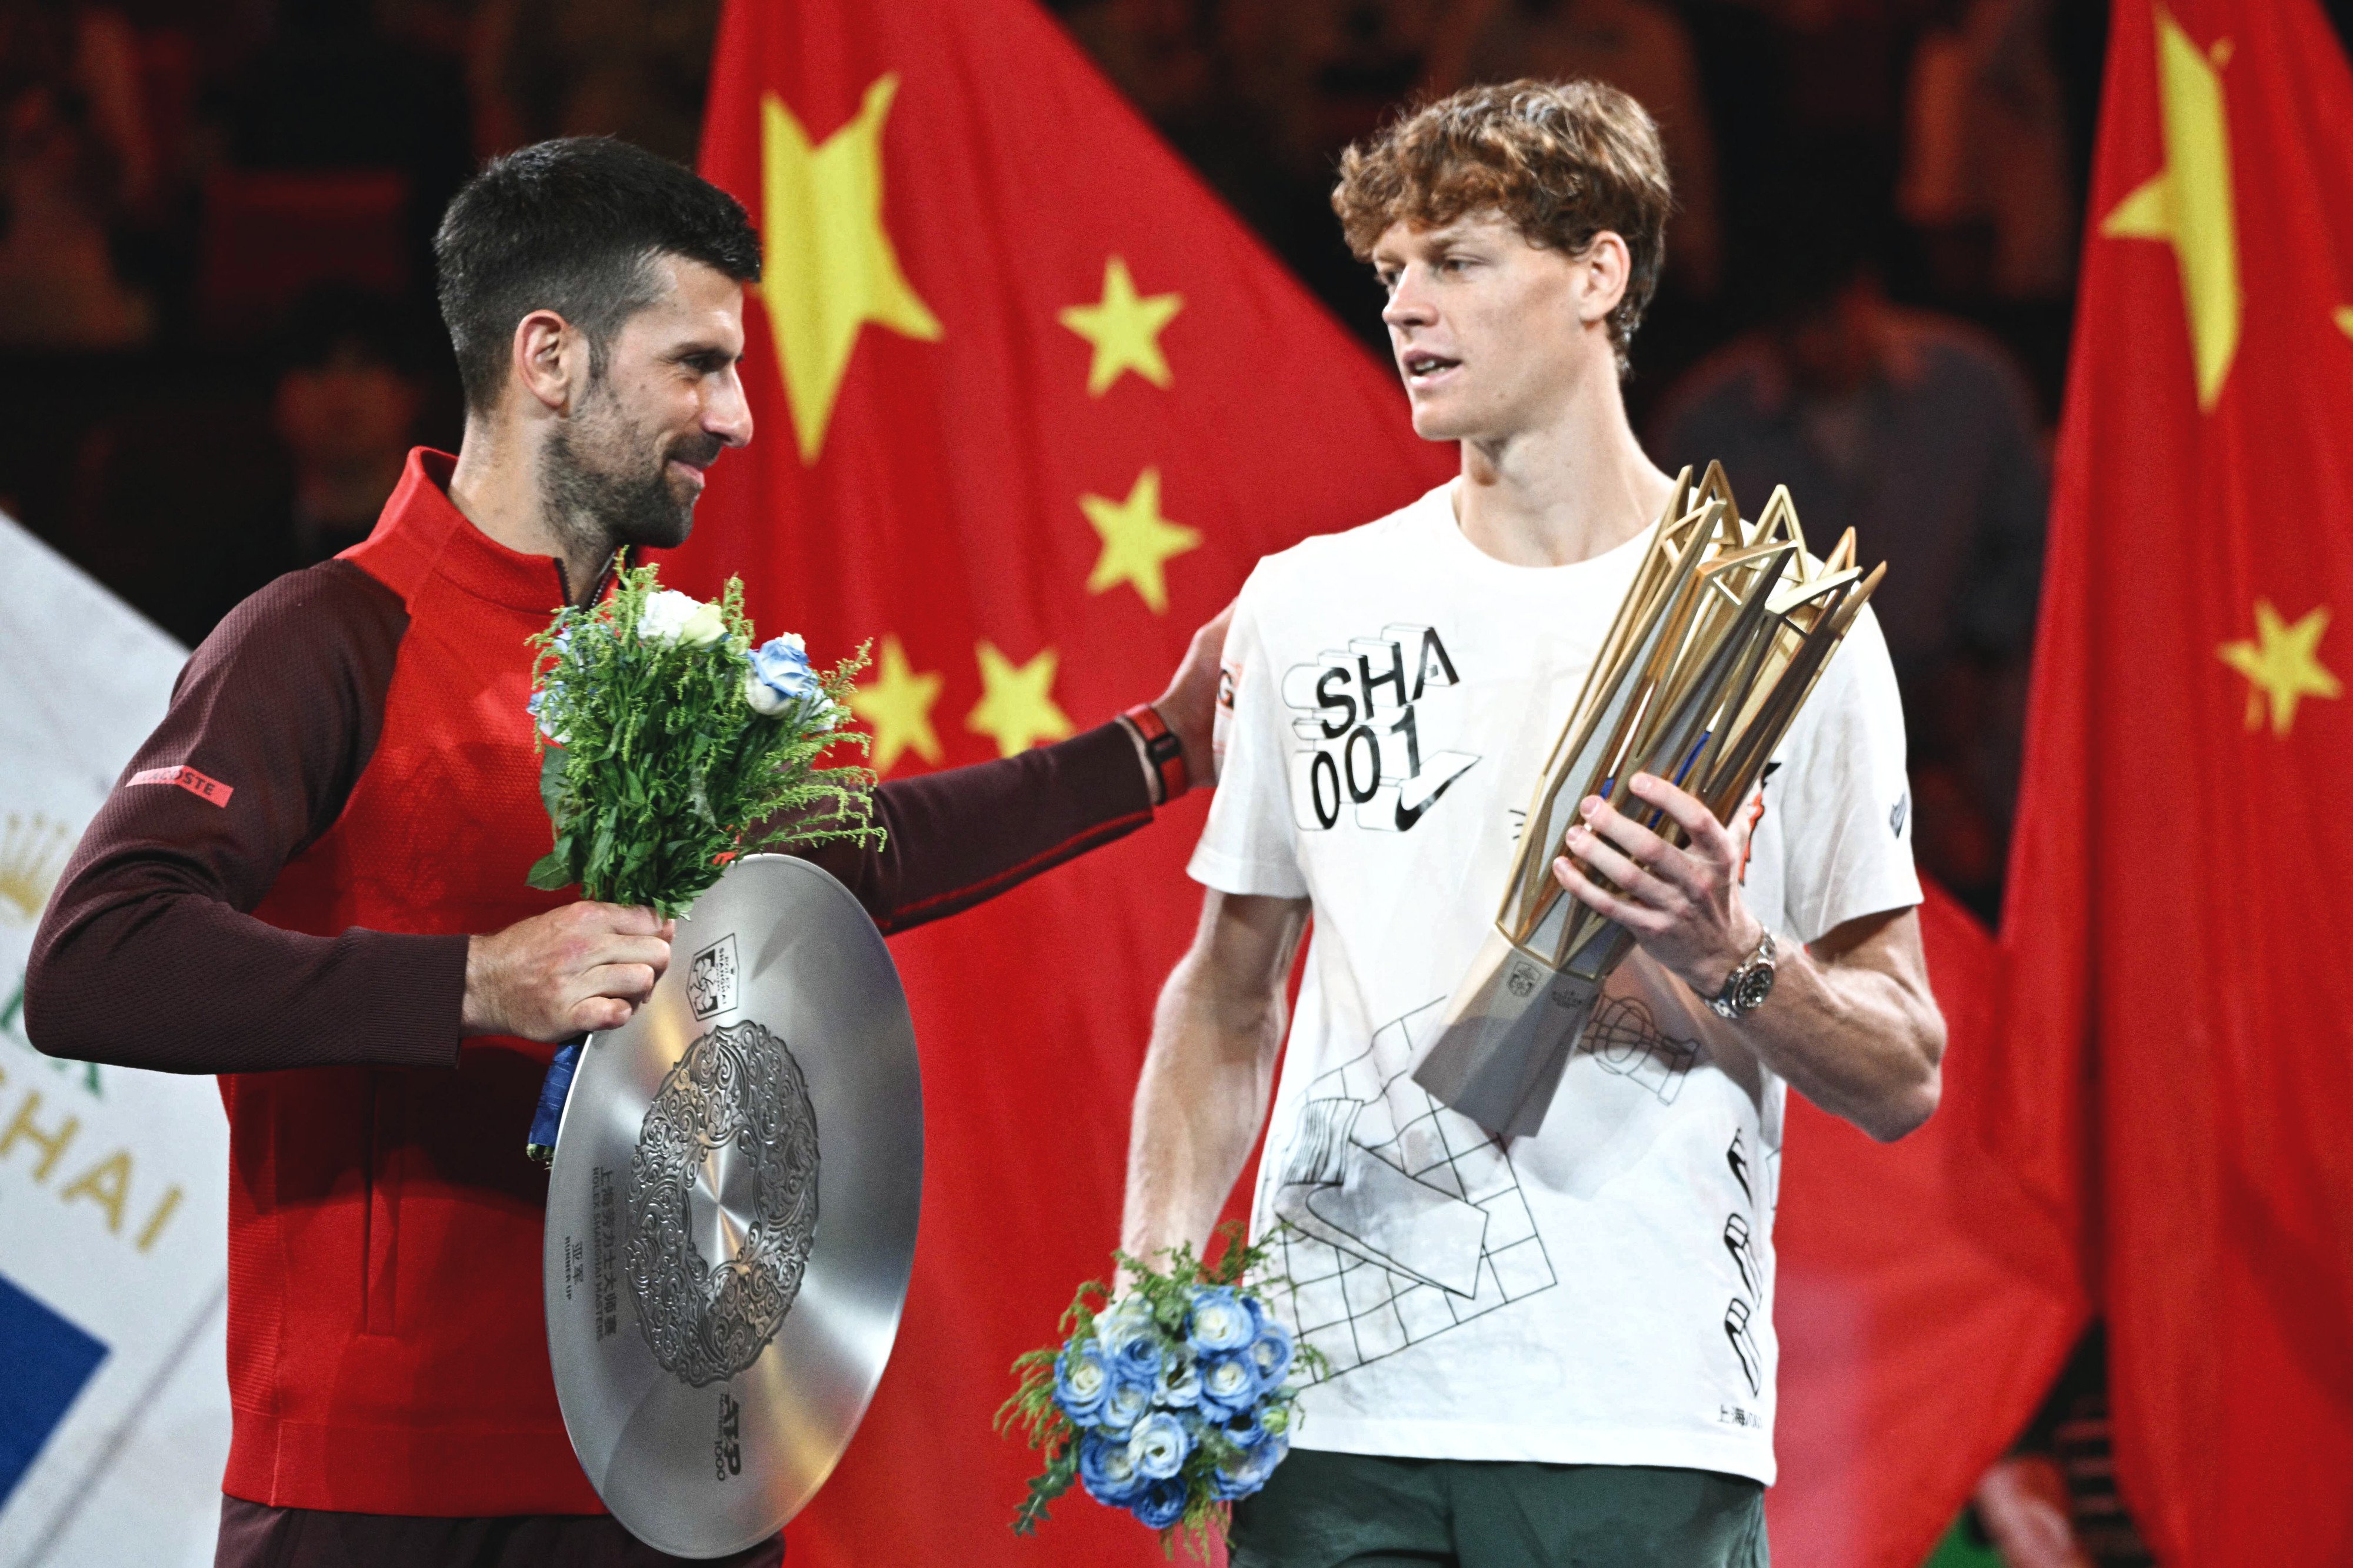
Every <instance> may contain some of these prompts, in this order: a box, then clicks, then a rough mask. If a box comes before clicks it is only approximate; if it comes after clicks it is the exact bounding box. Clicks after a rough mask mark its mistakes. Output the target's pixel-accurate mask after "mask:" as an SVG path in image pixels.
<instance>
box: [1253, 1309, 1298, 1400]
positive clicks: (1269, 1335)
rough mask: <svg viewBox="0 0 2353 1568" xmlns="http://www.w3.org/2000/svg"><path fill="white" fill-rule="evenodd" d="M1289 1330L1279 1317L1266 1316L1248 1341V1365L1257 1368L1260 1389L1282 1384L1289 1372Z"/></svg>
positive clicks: (1290, 1352) (1276, 1386) (1290, 1350)
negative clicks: (1255, 1333)
mask: <svg viewBox="0 0 2353 1568" xmlns="http://www.w3.org/2000/svg"><path fill="white" fill-rule="evenodd" d="M1291 1354H1292V1349H1291V1331H1290V1330H1289V1329H1286V1328H1284V1327H1283V1326H1282V1321H1280V1320H1279V1319H1275V1318H1268V1319H1267V1320H1266V1321H1265V1322H1264V1324H1262V1325H1261V1327H1260V1329H1259V1331H1258V1338H1256V1339H1254V1340H1252V1341H1251V1342H1250V1365H1252V1366H1253V1367H1255V1368H1257V1369H1258V1385H1259V1387H1261V1388H1262V1389H1273V1388H1280V1387H1282V1380H1283V1378H1284V1377H1285V1376H1287V1375H1289V1373H1290V1372H1291Z"/></svg>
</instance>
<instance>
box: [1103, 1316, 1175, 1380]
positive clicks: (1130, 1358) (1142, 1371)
mask: <svg viewBox="0 0 2353 1568" xmlns="http://www.w3.org/2000/svg"><path fill="white" fill-rule="evenodd" d="M1161 1361H1162V1355H1161V1350H1160V1336H1159V1335H1157V1334H1155V1333H1153V1332H1152V1331H1150V1330H1149V1329H1148V1328H1147V1329H1146V1330H1145V1331H1143V1332H1141V1333H1132V1334H1129V1335H1128V1336H1126V1337H1125V1338H1124V1339H1122V1340H1121V1341H1119V1342H1118V1343H1116V1344H1115V1345H1113V1347H1112V1352H1111V1368H1112V1373H1113V1375H1114V1376H1116V1377H1117V1378H1118V1379H1119V1381H1120V1382H1122V1383H1132V1384H1135V1385H1136V1386H1137V1387H1139V1388H1143V1389H1145V1390H1147V1391H1148V1390H1151V1389H1153V1388H1155V1387H1157V1386H1158V1384H1159V1383H1160V1363H1161Z"/></svg>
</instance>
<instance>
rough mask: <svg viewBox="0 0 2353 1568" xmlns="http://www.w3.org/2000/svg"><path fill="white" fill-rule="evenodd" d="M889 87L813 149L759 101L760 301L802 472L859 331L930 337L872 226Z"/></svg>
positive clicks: (881, 86) (894, 82) (793, 123)
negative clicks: (772, 336)
mask: <svg viewBox="0 0 2353 1568" xmlns="http://www.w3.org/2000/svg"><path fill="white" fill-rule="evenodd" d="M898 90H899V79H898V77H897V76H895V75H892V76H885V77H882V78H881V79H878V80H876V82H875V83H874V85H873V86H871V87H870V88H868V89H866V100H865V101H864V102H863V103H862V104H860V106H859V110H858V116H857V118H856V119H854V120H852V121H850V122H849V124H847V125H845V126H843V127H842V128H841V129H840V130H839V131H837V132H834V133H833V134H832V135H831V136H828V137H827V138H826V141H825V145H824V146H822V147H816V146H812V145H811V144H810V142H809V138H808V132H807V131H805V130H803V129H802V128H801V122H800V121H797V120H796V119H794V118H793V111H792V110H789V109H786V107H785V102H784V100H782V99H780V98H778V97H777V96H776V94H775V93H769V94H767V95H766V96H765V97H764V98H762V99H761V100H760V184H761V189H762V216H761V223H760V227H761V236H760V237H761V243H762V245H763V247H764V248H765V252H766V264H765V277H764V278H763V279H762V280H761V282H760V299H761V300H762V302H763V303H764V304H765V305H766V307H767V310H768V324H769V326H770V328H771V329H773V330H774V331H775V332H776V358H777V359H778V360H780V361H782V362H783V364H784V371H785V392H786V396H787V397H788V398H789V399H790V401H791V403H792V405H793V431H794V433H795V434H796V435H797V436H798V437H800V446H801V461H802V462H804V463H814V462H816V461H817V456H818V452H819V451H821V450H823V449H824V447H825V430H826V426H827V425H828V424H829V423H830V422H831V421H832V418H833V400H834V398H835V397H836V396H837V395H839V393H840V391H841V378H842V375H843V374H844V373H845V372H847V371H848V370H849V355H850V351H851V350H852V349H854V348H856V347H857V344H858V331H859V329H860V327H862V326H863V325H864V324H865V323H867V322H868V321H873V322H875V323H877V324H878V325H881V326H885V327H888V328H890V329H891V330H892V331H894V332H898V333H901V334H902V335H904V336H906V337H910V338H916V339H920V340H922V341H923V342H936V341H937V340H938V338H939V335H940V323H939V321H938V319H937V318H936V317H934V315H933V314H932V312H931V310H929V308H927V307H926V306H925V305H924V303H923V300H920V299H917V298H916V297H915V291H914V289H913V288H911V287H909V286H908V283H907V279H906V277H905V275H904V274H902V272H901V271H900V270H899V253H898V252H897V251H896V250H894V249H892V245H891V237H890V235H889V234H887V233H885V232H884V230H883V227H882V121H883V119H884V117H885V116H887V115H888V114H889V113H890V112H891V100H892V95H894V94H895V93H897V91H898Z"/></svg>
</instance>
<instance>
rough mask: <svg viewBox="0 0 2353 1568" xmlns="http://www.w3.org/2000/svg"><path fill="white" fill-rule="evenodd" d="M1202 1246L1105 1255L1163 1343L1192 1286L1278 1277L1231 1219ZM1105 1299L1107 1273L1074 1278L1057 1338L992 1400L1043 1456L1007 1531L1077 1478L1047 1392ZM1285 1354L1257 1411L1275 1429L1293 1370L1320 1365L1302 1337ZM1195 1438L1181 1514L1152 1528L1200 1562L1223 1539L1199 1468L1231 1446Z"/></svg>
mask: <svg viewBox="0 0 2353 1568" xmlns="http://www.w3.org/2000/svg"><path fill="white" fill-rule="evenodd" d="M1209 1251H1210V1257H1209V1258H1208V1261H1204V1260H1203V1259H1201V1258H1197V1257H1195V1256H1194V1253H1193V1248H1192V1246H1191V1245H1190V1244H1189V1243H1187V1244H1184V1245H1181V1246H1178V1247H1175V1248H1174V1249H1172V1250H1168V1251H1164V1252H1160V1253H1156V1254H1155V1255H1154V1256H1155V1258H1160V1259H1163V1260H1165V1267H1162V1268H1155V1267H1154V1266H1153V1264H1152V1263H1150V1262H1147V1261H1146V1260H1145V1259H1142V1258H1134V1257H1132V1256H1130V1255H1129V1254H1127V1253H1125V1252H1114V1253H1113V1255H1112V1260H1113V1264H1114V1266H1115V1267H1116V1268H1120V1269H1123V1270H1124V1271H1125V1272H1126V1274H1127V1276H1128V1279H1129V1281H1130V1286H1129V1289H1130V1294H1131V1295H1133V1296H1134V1297H1138V1298H1141V1299H1142V1300H1143V1301H1144V1303H1145V1305H1146V1306H1147V1307H1148V1308H1149V1309H1150V1310H1151V1315H1152V1321H1153V1323H1154V1325H1155V1327H1156V1328H1157V1330H1158V1331H1159V1333H1160V1335H1161V1337H1162V1339H1163V1341H1164V1343H1166V1344H1170V1345H1176V1344H1182V1343H1183V1342H1184V1341H1185V1338H1186V1335H1187V1319H1188V1316H1189V1314H1190V1312H1191V1310H1192V1295H1193V1291H1194V1289H1195V1288H1196V1287H1198V1286H1203V1285H1210V1286H1219V1285H1230V1286H1234V1287H1237V1288H1239V1289H1243V1290H1245V1291H1246V1292H1251V1291H1253V1287H1252V1285H1251V1284H1250V1281H1257V1282H1258V1284H1259V1286H1261V1287H1262V1286H1268V1285H1273V1284H1278V1283H1280V1282H1281V1281H1280V1280H1279V1279H1274V1278H1271V1277H1270V1276H1269V1274H1268V1271H1267V1265H1268V1261H1269V1258H1270V1257H1271V1252H1270V1249H1269V1248H1268V1247H1265V1246H1264V1245H1260V1246H1257V1247H1252V1246H1250V1245H1249V1244H1248V1242H1247V1239H1246V1234H1245V1231H1244V1229H1243V1227H1242V1226H1241V1225H1240V1223H1238V1222H1234V1221H1229V1222H1228V1223H1226V1224H1225V1225H1222V1226H1219V1227H1218V1230H1217V1234H1216V1235H1215V1237H1212V1238H1211V1245H1210V1248H1209ZM1112 1301H1113V1295H1112V1283H1111V1281H1109V1280H1103V1279H1090V1280H1088V1281H1087V1282H1086V1283H1085V1284H1083V1285H1082V1286H1080V1287H1079V1289H1078V1291H1077V1293H1076V1294H1075V1295H1073V1296H1072V1297H1071V1304H1070V1306H1069V1307H1068V1308H1067V1309H1066V1310H1064V1311H1063V1313H1062V1321H1061V1331H1062V1342H1060V1343H1059V1344H1055V1345H1050V1346H1048V1347H1046V1348H1044V1349H1042V1350H1034V1351H1031V1352H1029V1353H1027V1354H1026V1355H1022V1356H1019V1357H1018V1358H1016V1359H1015V1361H1014V1363H1013V1368H1012V1370H1013V1375H1014V1377H1015V1379H1016V1384H1015V1388H1014V1391H1013V1395H1012V1397H1011V1398H1009V1399H1008V1400H1007V1401H1006V1402H1005V1403H1004V1405H1001V1406H1000V1407H999V1408H998V1410H997V1421H996V1429H997V1431H998V1432H999V1433H1018V1435H1019V1436H1022V1437H1024V1438H1025V1439H1026V1440H1027V1441H1028V1443H1029V1447H1032V1448H1036V1449H1040V1450H1042V1451H1043V1453H1044V1456H1045V1460H1046V1468H1045V1469H1044V1470H1043V1471H1041V1472H1040V1473H1039V1474H1038V1475H1036V1476H1033V1477H1032V1478H1030V1481H1029V1496H1028V1497H1026V1498H1024V1499H1022V1500H1021V1503H1020V1506H1019V1507H1018V1509H1017V1510H1015V1512H1014V1516H1013V1531H1014V1533H1015V1534H1017V1535H1029V1534H1031V1533H1033V1532H1035V1531H1036V1530H1037V1528H1038V1527H1039V1525H1040V1524H1042V1523H1044V1522H1045V1521H1046V1520H1047V1518H1048V1517H1049V1510H1050V1507H1051V1505H1052V1504H1053V1503H1054V1502H1055V1501H1056V1500H1059V1499H1060V1497H1061V1496H1062V1494H1063V1493H1065V1492H1067V1491H1069V1490H1070V1489H1071V1487H1072V1486H1073V1485H1075V1484H1076V1483H1077V1481H1078V1479H1079V1437H1080V1432H1079V1428H1078V1427H1077V1426H1074V1425H1073V1424H1072V1423H1071V1418H1070V1417H1069V1416H1068V1415H1065V1414H1063V1411H1062V1407H1061V1406H1060V1405H1059V1404H1058V1403H1056V1401H1055V1398H1054V1379H1055V1372H1056V1368H1057V1365H1058V1363H1060V1360H1061V1358H1062V1356H1063V1354H1064V1353H1065V1352H1068V1351H1070V1350H1071V1349H1073V1348H1075V1347H1077V1346H1080V1345H1082V1344H1083V1343H1085V1342H1087V1341H1089V1340H1091V1339H1093V1338H1094V1337H1095V1329H1096V1322H1097V1321H1098V1320H1099V1319H1100V1318H1101V1317H1102V1316H1103V1313H1104V1311H1105V1310H1108V1309H1109V1308H1110V1307H1111V1305H1112ZM1294 1356H1295V1359H1294V1361H1293V1379H1292V1382H1291V1384H1289V1385H1288V1386H1286V1388H1285V1389H1284V1390H1283V1391H1282V1393H1281V1394H1279V1395H1277V1396H1276V1398H1275V1399H1274V1400H1273V1402H1272V1405H1271V1408H1270V1409H1269V1410H1268V1411H1267V1413H1266V1415H1265V1416H1264V1418H1263V1419H1264V1424H1265V1426H1266V1427H1267V1429H1268V1430H1269V1431H1271V1432H1282V1431H1283V1430H1285V1429H1286V1428H1287V1427H1288V1426H1289V1425H1290V1422H1291V1419H1292V1416H1291V1404H1292V1401H1293V1399H1294V1398H1295V1397H1296V1395H1297V1391H1298V1389H1299V1387H1301V1386H1302V1385H1303V1379H1302V1378H1301V1377H1300V1375H1299V1374H1300V1373H1307V1374H1309V1378H1308V1380H1312V1379H1313V1378H1320V1377H1323V1376H1324V1375H1325V1374H1327V1373H1329V1371H1330V1364H1329V1363H1327V1362H1326V1361H1325V1359H1324V1355H1323V1353H1322V1352H1319V1351H1317V1350H1316V1349H1315V1348H1314V1346H1312V1345H1307V1344H1300V1345H1298V1346H1297V1347H1296V1348H1295V1351H1294ZM1197 1442H1198V1446H1197V1447H1195V1448H1194V1450H1193V1452H1192V1453H1191V1454H1189V1455H1188V1456H1187V1458H1186V1462H1185V1468H1184V1469H1183V1470H1182V1471H1180V1472H1179V1475H1180V1478H1181V1479H1183V1480H1185V1482H1186V1483H1187V1501H1186V1507H1185V1514H1184V1517H1183V1518H1182V1519H1180V1520H1178V1521H1177V1522H1176V1524H1174V1525H1172V1526H1170V1527H1169V1528H1168V1529H1166V1530H1164V1531H1161V1532H1160V1545H1161V1550H1162V1551H1163V1552H1166V1553H1170V1554H1173V1553H1174V1552H1175V1550H1176V1545H1177V1543H1178V1542H1180V1541H1181V1542H1183V1543H1184V1546H1185V1548H1186V1551H1187V1553H1188V1554H1190V1555H1192V1556H1193V1557H1195V1558H1197V1559H1198V1560H1199V1561H1201V1562H1203V1563H1207V1562H1208V1561H1209V1547H1210V1543H1211V1541H1212V1539H1213V1537H1214V1539H1216V1540H1220V1541H1222V1540H1223V1539H1224V1538H1225V1534H1226V1531H1227V1529H1228V1526H1229V1523H1230V1521H1231V1512H1232V1509H1231V1505H1230V1504H1228V1503H1224V1502H1220V1501H1219V1500H1216V1499H1214V1498H1212V1497H1211V1496H1210V1495H1209V1493H1208V1475H1209V1473H1210V1472H1211V1471H1213V1470H1214V1469H1216V1468H1217V1467H1218V1466H1219V1464H1221V1463H1223V1462H1225V1461H1226V1460H1228V1459H1229V1458H1235V1457H1237V1456H1238V1455H1239V1454H1240V1447H1239V1446H1238V1445H1237V1444H1235V1443H1233V1442H1232V1441H1230V1440H1229V1439H1228V1438H1227V1437H1225V1436H1223V1434H1222V1433H1220V1432H1219V1431H1218V1430H1217V1429H1215V1428H1209V1429H1208V1430H1206V1431H1204V1432H1202V1433H1200V1434H1198V1435H1197Z"/></svg>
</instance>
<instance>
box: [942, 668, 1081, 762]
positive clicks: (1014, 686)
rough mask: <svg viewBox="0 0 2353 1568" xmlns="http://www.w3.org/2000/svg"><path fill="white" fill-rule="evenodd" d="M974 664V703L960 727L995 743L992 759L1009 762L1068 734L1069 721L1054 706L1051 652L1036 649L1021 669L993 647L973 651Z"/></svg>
mask: <svg viewBox="0 0 2353 1568" xmlns="http://www.w3.org/2000/svg"><path fill="white" fill-rule="evenodd" d="M973 651H974V653H975V654H976V656H977V657H978V658H979V659H980V684H981V698H980V703H979V705H978V706H977V707H976V708H974V709H973V710H972V712H971V713H970V714H968V715H966V717H965V721H964V727H965V729H967V730H970V731H973V732H974V733H975V734H976V735H987V736H991V737H993V738H994V739H995V740H996V742H997V755H999V756H1003V757H1010V756H1013V755H1016V754H1017V753H1018V752H1026V751H1028V750H1029V748H1030V747H1032V746H1034V745H1036V744H1037V743H1038V742H1040V741H1059V740H1060V739H1061V738H1062V737H1063V736H1065V735H1067V734H1069V733H1070V732H1071V721H1070V720H1069V719H1068V718H1066V717H1065V716H1064V715H1063V713H1062V710H1060V708H1058V707H1056V706H1055V705H1054V668H1055V665H1056V663H1057V662H1058V660H1057V657H1056V655H1055V653H1054V650H1053V649H1052V648H1045V649H1041V650H1040V651H1039V655H1038V657H1037V658H1033V659H1031V660H1030V661H1029V663H1027V664H1021V665H1017V664H1015V663H1014V662H1013V661H1012V660H1011V659H1009V658H1006V657H1005V656H1004V655H1003V654H1001V653H999V652H997V645H996V644H995V643H991V642H983V643H979V644H976V645H975V647H974V649H973Z"/></svg>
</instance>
